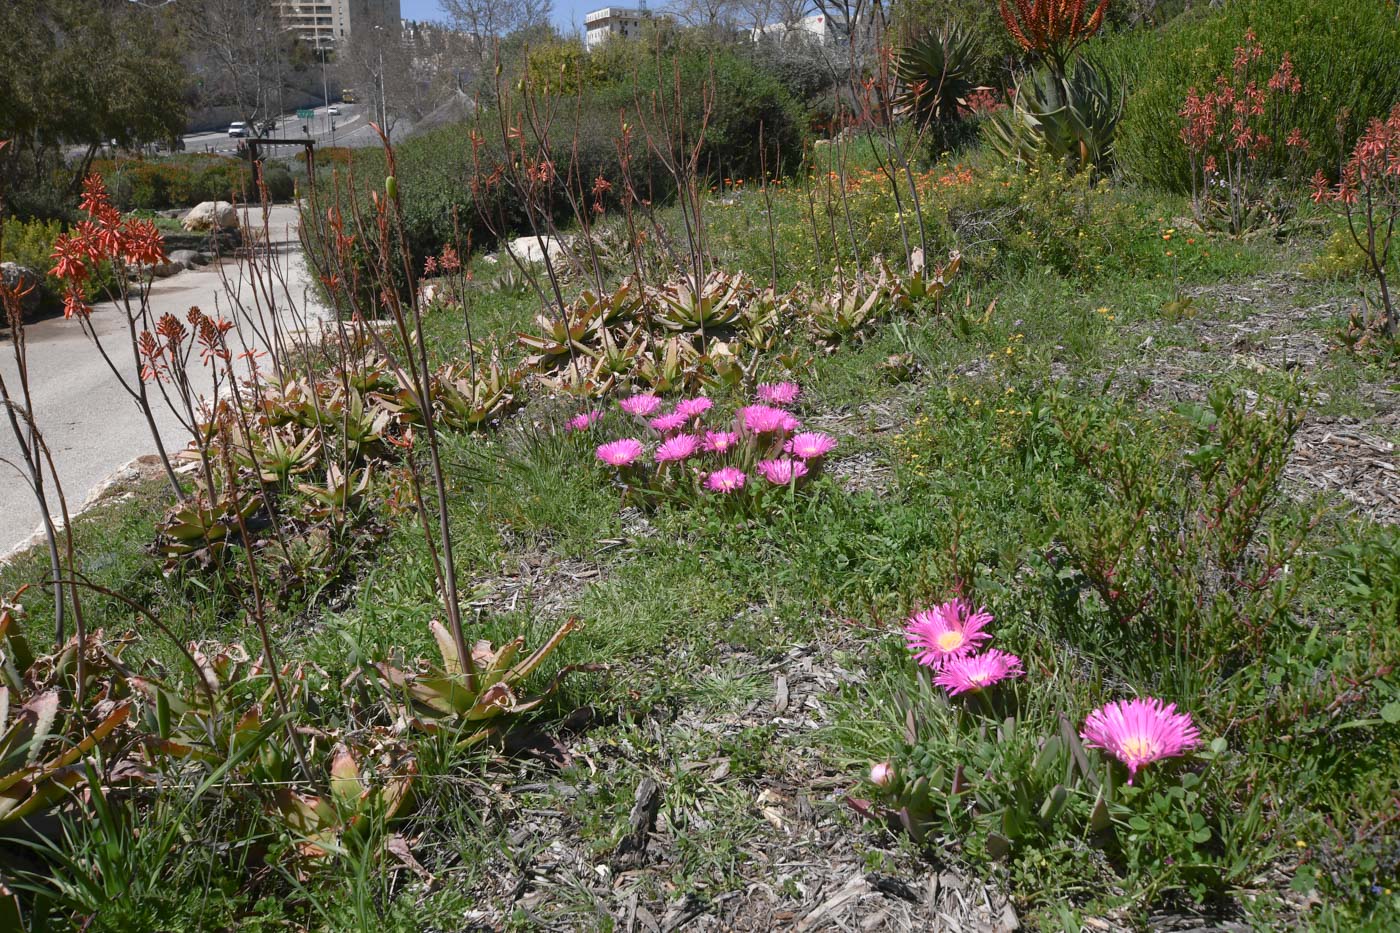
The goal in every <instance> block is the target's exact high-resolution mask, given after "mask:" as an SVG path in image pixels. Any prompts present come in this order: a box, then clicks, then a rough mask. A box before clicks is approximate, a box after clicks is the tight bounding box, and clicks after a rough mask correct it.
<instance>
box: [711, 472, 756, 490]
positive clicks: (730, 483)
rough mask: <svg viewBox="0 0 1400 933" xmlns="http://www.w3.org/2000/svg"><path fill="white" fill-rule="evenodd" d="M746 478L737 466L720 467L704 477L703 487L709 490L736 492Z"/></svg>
mask: <svg viewBox="0 0 1400 933" xmlns="http://www.w3.org/2000/svg"><path fill="white" fill-rule="evenodd" d="M748 479H749V478H748V477H747V476H745V475H744V471H743V470H741V469H739V468H738V467H722V468H720V469H718V470H715V471H714V472H713V473H711V474H710V475H709V476H707V477H706V478H705V488H706V489H708V490H710V491H711V492H738V491H739V490H740V489H743V488H744V483H746V482H748Z"/></svg>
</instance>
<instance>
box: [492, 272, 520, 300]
mask: <svg viewBox="0 0 1400 933" xmlns="http://www.w3.org/2000/svg"><path fill="white" fill-rule="evenodd" d="M487 287H488V288H489V289H490V290H491V291H492V292H494V293H495V294H497V295H505V296H507V297H510V298H524V297H525V296H526V295H528V294H530V280H529V279H528V278H527V277H526V276H525V275H523V274H522V273H521V272H520V270H519V269H516V268H515V267H514V266H507V267H506V268H504V269H502V270H501V271H500V272H498V273H497V274H496V277H495V278H494V279H492V280H491V282H490V284H489V285H488V286H487Z"/></svg>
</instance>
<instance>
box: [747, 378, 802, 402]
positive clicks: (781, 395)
mask: <svg viewBox="0 0 1400 933" xmlns="http://www.w3.org/2000/svg"><path fill="white" fill-rule="evenodd" d="M801 395H802V387H801V386H799V385H798V384H797V383H795V382H765V383H763V384H761V385H760V386H759V387H758V392H757V393H756V398H757V399H758V400H759V401H760V402H764V403H765V404H768V405H777V406H778V407H779V408H787V407H788V406H789V405H792V404H793V403H794V402H796V401H797V400H798V398H799V397H801Z"/></svg>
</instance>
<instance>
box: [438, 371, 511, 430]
mask: <svg viewBox="0 0 1400 933" xmlns="http://www.w3.org/2000/svg"><path fill="white" fill-rule="evenodd" d="M523 376H524V374H523V373H522V372H521V371H519V370H509V371H507V370H506V369H505V367H504V366H503V365H502V363H501V361H500V359H499V358H498V357H492V358H491V359H490V360H489V361H485V360H483V361H482V362H481V363H479V364H478V365H477V366H476V368H475V373H474V374H473V370H472V368H471V367H469V366H457V367H452V366H447V367H444V368H443V369H442V370H440V371H439V372H438V375H437V384H438V404H439V405H440V406H441V407H442V421H443V423H444V424H446V425H447V426H448V427H451V428H454V429H456V430H458V431H471V430H476V429H479V428H482V427H484V426H486V425H488V424H490V423H492V422H493V421H496V420H499V419H500V418H501V416H502V415H504V414H505V413H506V412H507V411H509V410H510V409H511V407H512V406H513V405H514V404H515V402H516V396H515V392H516V389H517V388H518V387H519V386H520V382H521V379H522V378H523Z"/></svg>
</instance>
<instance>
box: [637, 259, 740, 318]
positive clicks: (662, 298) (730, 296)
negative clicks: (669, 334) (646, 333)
mask: <svg viewBox="0 0 1400 933" xmlns="http://www.w3.org/2000/svg"><path fill="white" fill-rule="evenodd" d="M752 294H753V286H752V285H751V284H750V283H749V281H748V279H747V278H746V277H745V276H744V274H743V273H742V272H735V273H725V272H718V271H716V272H711V273H710V274H709V275H708V276H706V278H705V279H704V280H703V281H702V282H701V283H700V287H699V288H696V287H695V286H694V285H692V284H691V282H690V281H689V280H688V279H682V280H680V281H677V282H671V283H669V284H667V285H664V286H662V287H661V288H658V289H653V290H652V292H651V299H652V301H653V302H654V303H655V304H656V314H655V315H654V317H655V320H656V321H657V323H659V324H660V325H661V326H662V327H665V328H666V329H667V330H672V331H681V332H685V333H690V332H695V331H709V330H716V329H719V328H724V327H729V326H732V325H733V324H736V323H737V322H738V321H739V318H740V316H741V315H742V314H743V312H744V307H745V306H746V305H747V304H748V301H749V299H750V298H751V297H752Z"/></svg>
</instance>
